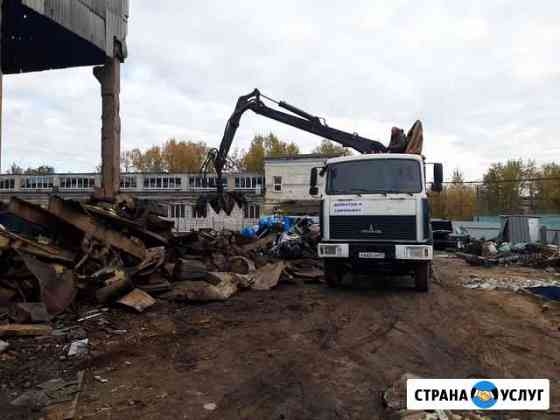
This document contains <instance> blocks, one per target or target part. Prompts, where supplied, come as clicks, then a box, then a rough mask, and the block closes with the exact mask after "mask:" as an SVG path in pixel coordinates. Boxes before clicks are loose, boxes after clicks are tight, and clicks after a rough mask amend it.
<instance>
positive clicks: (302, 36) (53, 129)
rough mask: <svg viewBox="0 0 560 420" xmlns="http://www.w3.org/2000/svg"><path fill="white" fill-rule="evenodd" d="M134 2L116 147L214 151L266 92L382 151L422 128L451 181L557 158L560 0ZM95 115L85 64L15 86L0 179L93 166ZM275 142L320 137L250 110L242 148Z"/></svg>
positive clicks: (312, 141) (96, 100)
mask: <svg viewBox="0 0 560 420" xmlns="http://www.w3.org/2000/svg"><path fill="white" fill-rule="evenodd" d="M131 3H132V4H131V16H130V22H129V38H128V46H129V59H128V61H127V62H126V64H125V65H124V67H123V81H122V95H121V112H122V114H121V117H122V122H123V133H122V134H123V136H122V147H123V149H131V148H135V147H140V148H147V147H149V146H151V145H154V144H161V143H162V142H163V141H165V140H166V139H167V138H170V137H177V138H180V139H191V140H197V141H198V140H202V141H206V142H207V143H208V144H210V145H214V146H215V145H218V144H219V141H220V140H221V135H222V132H223V128H224V126H225V123H226V120H227V118H228V117H229V115H230V114H231V112H232V110H233V107H234V105H235V102H236V100H237V97H238V96H240V95H242V94H246V93H248V92H250V91H251V90H252V89H253V88H255V87H258V88H260V89H261V90H262V91H263V92H264V93H266V94H268V95H269V96H272V97H275V98H278V99H283V100H286V101H287V102H290V103H292V104H294V105H296V106H298V107H300V108H303V109H305V110H308V111H309V112H311V113H313V114H316V115H319V116H323V117H325V118H326V119H327V122H328V124H329V125H331V126H333V127H336V128H340V129H343V130H346V131H350V132H358V133H359V134H360V135H362V136H365V137H368V138H372V139H378V140H381V141H383V142H384V143H388V139H389V136H390V129H391V127H392V126H394V125H396V126H400V127H403V128H405V129H406V130H407V129H408V128H409V127H410V126H411V125H412V123H413V122H414V120H416V119H421V120H422V121H423V122H424V129H425V154H426V155H427V157H428V159H429V160H433V161H442V162H443V163H444V164H445V166H446V168H447V171H446V172H447V173H448V174H449V173H450V172H451V171H452V169H453V168H455V167H458V168H460V169H462V170H463V171H464V173H465V174H466V177H467V178H469V179H479V178H480V176H481V174H482V173H483V172H484V170H485V169H486V168H487V167H488V165H489V164H490V163H492V162H496V161H503V160H506V159H508V158H532V159H535V160H537V161H538V162H547V161H552V160H556V161H560V145H559V142H558V139H557V133H559V132H560V58H559V55H558V48H559V47H558V46H559V44H560V24H559V23H558V22H559V21H560V2H559V1H557V0H550V1H539V0H535V1H531V2H526V1H511V0H483V1H474V0H473V1H453V2H451V1H446V0H441V1H436V0H434V1H422V2H418V1H404V0H403V1H400V0H392V1H390V2H389V1H386V0H380V1H374V0H366V1H358V0H353V1H352V2H342V1H330V0H323V1H321V2H319V3H318V2H312V1H307V2H304V1H301V0H300V1H295V0H293V1H292V0H284V1H265V0H260V1H256V0H255V1H253V0H250V1H249V0H247V1H244V0H239V1H236V2H231V1H226V0H221V1H211V0H206V1H202V2H201V1H192V0H187V1H185V0H161V1H158V2H148V1H139V0H133V1H132V2H131ZM100 114H101V99H100V93H99V87H98V84H97V82H96V81H95V79H94V77H93V76H92V74H91V68H81V69H71V70H62V71H51V72H43V73H34V74H27V75H17V76H6V77H5V78H4V116H3V118H4V119H3V121H4V126H3V150H2V152H3V155H2V168H3V170H5V169H6V168H7V166H9V165H10V164H11V163H12V162H16V163H18V164H19V165H21V166H24V167H27V166H37V165H41V164H48V165H51V166H54V167H55V168H56V170H57V171H59V172H60V171H74V172H77V171H92V170H94V169H95V167H96V165H97V164H98V163H99V162H100V149H101V146H100ZM269 131H272V132H274V133H276V134H277V135H279V136H280V137H281V138H283V139H285V140H290V141H295V142H296V143H297V144H298V145H299V146H300V148H301V150H302V151H303V152H310V151H311V150H312V149H313V148H314V147H315V146H316V145H317V144H318V143H319V142H320V139H319V138H317V137H315V136H312V135H308V134H306V133H303V132H300V131H298V130H296V129H293V128H290V127H286V126H282V125H281V124H279V123H276V122H273V121H270V120H267V119H265V118H263V117H260V116H256V115H254V114H251V115H250V114H247V115H246V116H245V118H244V119H243V120H242V121H241V126H240V129H239V131H238V135H237V138H236V140H235V144H234V148H235V147H238V148H240V149H247V147H248V145H249V143H250V141H251V139H252V137H253V136H254V135H255V134H257V133H268V132H269Z"/></svg>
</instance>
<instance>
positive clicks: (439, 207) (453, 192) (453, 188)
mask: <svg viewBox="0 0 560 420" xmlns="http://www.w3.org/2000/svg"><path fill="white" fill-rule="evenodd" d="M430 204H431V206H432V217H434V218H443V219H451V220H472V219H473V216H474V214H475V211H476V192H475V190H474V189H473V188H472V187H471V186H469V185H467V184H465V180H464V176H463V174H462V172H461V171H460V170H459V169H455V171H453V177H452V178H451V183H450V185H448V186H445V187H444V188H443V191H441V192H440V193H434V192H432V193H430Z"/></svg>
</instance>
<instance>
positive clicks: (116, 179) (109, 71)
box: [93, 58, 121, 200]
mask: <svg viewBox="0 0 560 420" xmlns="http://www.w3.org/2000/svg"><path fill="white" fill-rule="evenodd" d="M93 74H94V76H95V77H96V78H97V80H98V81H99V83H100V84H101V97H102V106H103V113H102V117H101V120H102V122H101V124H102V127H101V191H100V193H101V195H102V198H104V199H106V200H112V199H114V198H115V195H116V194H117V193H118V191H119V188H120V183H121V181H120V172H121V171H120V158H121V118H120V99H119V95H120V91H121V63H120V61H119V60H118V59H117V58H107V60H106V62H105V65H104V66H99V67H95V68H94V69H93Z"/></svg>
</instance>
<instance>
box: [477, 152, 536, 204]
mask: <svg viewBox="0 0 560 420" xmlns="http://www.w3.org/2000/svg"><path fill="white" fill-rule="evenodd" d="M526 168H527V165H526V164H524V162H523V160H521V159H518V160H509V161H507V162H506V163H505V164H502V163H494V164H492V165H491V166H490V168H489V169H488V172H486V174H484V177H483V184H484V199H485V201H486V203H487V211H488V213H489V214H500V213H509V214H512V213H519V212H520V211H521V210H522V209H521V208H522V193H523V190H524V187H525V185H526V183H525V182H524V178H525V173H526Z"/></svg>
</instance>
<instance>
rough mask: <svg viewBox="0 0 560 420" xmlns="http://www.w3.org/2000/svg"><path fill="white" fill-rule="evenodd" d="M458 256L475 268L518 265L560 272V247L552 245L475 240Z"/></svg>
mask: <svg viewBox="0 0 560 420" xmlns="http://www.w3.org/2000/svg"><path fill="white" fill-rule="evenodd" d="M457 255H458V256H460V257H462V258H464V259H465V261H466V262H468V263H469V264H471V265H475V266H484V267H492V266H496V265H509V264H518V265H523V266H527V267H533V268H540V269H544V270H548V271H551V272H560V247H559V246H558V245H552V244H548V245H547V244H542V243H524V242H521V243H516V244H513V245H512V244H511V243H510V242H494V241H478V240H473V241H471V242H470V243H469V244H468V245H467V247H466V249H465V252H462V253H457Z"/></svg>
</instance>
